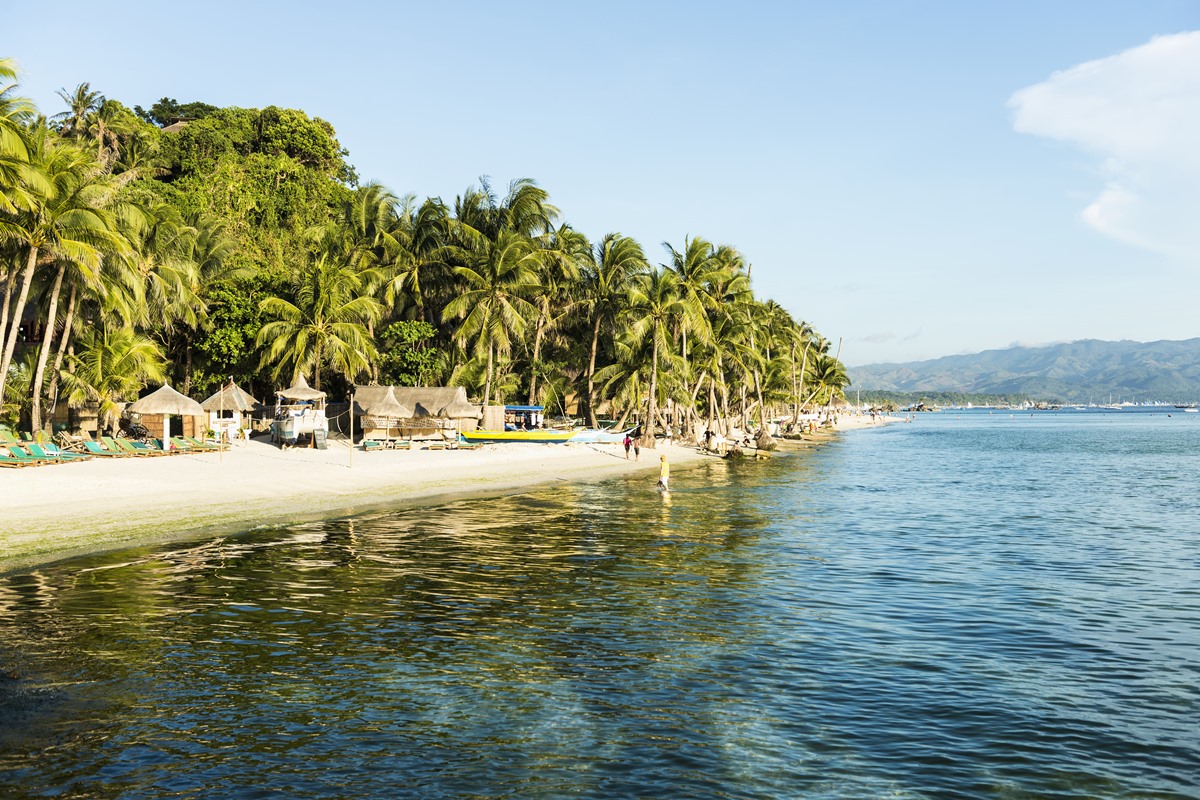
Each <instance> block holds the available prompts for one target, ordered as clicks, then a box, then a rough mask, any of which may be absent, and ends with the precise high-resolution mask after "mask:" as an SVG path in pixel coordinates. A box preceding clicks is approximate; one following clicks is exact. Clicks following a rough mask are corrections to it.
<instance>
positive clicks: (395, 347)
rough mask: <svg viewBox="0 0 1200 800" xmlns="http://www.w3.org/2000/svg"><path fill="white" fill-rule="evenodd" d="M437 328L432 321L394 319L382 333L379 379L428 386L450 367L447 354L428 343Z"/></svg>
mask: <svg viewBox="0 0 1200 800" xmlns="http://www.w3.org/2000/svg"><path fill="white" fill-rule="evenodd" d="M436 333H437V330H436V329H435V328H434V327H433V326H432V325H430V324H429V323H428V322H417V321H411V322H407V321H402V322H393V323H392V324H390V325H388V326H387V327H385V328H384V329H383V330H382V331H380V332H379V336H378V337H377V338H378V341H379V345H378V347H379V379H380V381H382V382H383V383H387V384H396V385H400V386H428V385H429V384H430V383H431V382H432V381H433V380H434V378H435V377H436V376H437V375H439V374H441V372H442V370H444V369H445V367H446V355H445V353H443V352H441V351H440V350H434V349H432V348H431V347H429V346H428V341H429V339H432V338H433V336H434V335H435V334H436Z"/></svg>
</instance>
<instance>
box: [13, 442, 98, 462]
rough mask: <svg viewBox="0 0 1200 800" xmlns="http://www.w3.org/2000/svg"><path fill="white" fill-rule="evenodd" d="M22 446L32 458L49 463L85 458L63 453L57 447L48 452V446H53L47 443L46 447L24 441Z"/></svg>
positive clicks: (82, 459)
mask: <svg viewBox="0 0 1200 800" xmlns="http://www.w3.org/2000/svg"><path fill="white" fill-rule="evenodd" d="M24 447H25V449H26V450H28V451H29V452H30V453H31V454H32V455H33V457H34V458H40V459H42V460H43V461H46V462H48V463H51V464H66V463H68V462H71V461H84V460H86V458H85V457H83V456H76V455H75V454H74V453H64V452H62V451H60V450H59V449H58V448H57V447H55V448H54V452H50V450H49V449H48V447H54V445H49V446H48V447H43V446H42V445H40V444H38V443H37V442H26V443H25V445H24Z"/></svg>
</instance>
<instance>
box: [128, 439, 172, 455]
mask: <svg viewBox="0 0 1200 800" xmlns="http://www.w3.org/2000/svg"><path fill="white" fill-rule="evenodd" d="M117 444H120V445H128V446H129V447H131V448H133V451H134V452H135V453H140V454H142V455H147V456H168V455H170V453H168V452H166V451H164V450H159V449H158V448H157V447H155V446H154V445H152V444H146V443H145V442H139V441H138V440H137V439H117Z"/></svg>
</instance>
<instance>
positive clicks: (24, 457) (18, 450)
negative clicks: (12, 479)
mask: <svg viewBox="0 0 1200 800" xmlns="http://www.w3.org/2000/svg"><path fill="white" fill-rule="evenodd" d="M3 449H7V450H8V454H9V456H11V457H12V458H13V459H15V460H17V461H19V462H21V463H22V464H25V465H27V466H31V467H36V466H40V465H42V464H53V463H54V461H53V460H52V459H48V458H38V457H36V456H34V455H33V453H30V452H28V451H26V450H25V449H24V448H23V447H20V446H19V445H15V444H12V443H10V442H6V443H4V444H3V445H2V446H0V450H3Z"/></svg>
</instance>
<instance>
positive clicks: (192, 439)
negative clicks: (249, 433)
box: [179, 436, 228, 451]
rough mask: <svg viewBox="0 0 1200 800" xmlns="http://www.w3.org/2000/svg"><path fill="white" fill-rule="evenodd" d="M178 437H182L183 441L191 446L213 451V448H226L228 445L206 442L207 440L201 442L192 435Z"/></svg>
mask: <svg viewBox="0 0 1200 800" xmlns="http://www.w3.org/2000/svg"><path fill="white" fill-rule="evenodd" d="M179 438H180V439H183V440H184V441H185V442H187V443H188V444H190V445H191V446H192V447H194V448H196V449H197V450H214V451H215V450H226V449H228V447H227V446H226V445H223V444H221V443H220V442H207V441H205V442H202V441H200V440H199V439H197V438H196V437H194V436H180V437H179Z"/></svg>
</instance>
